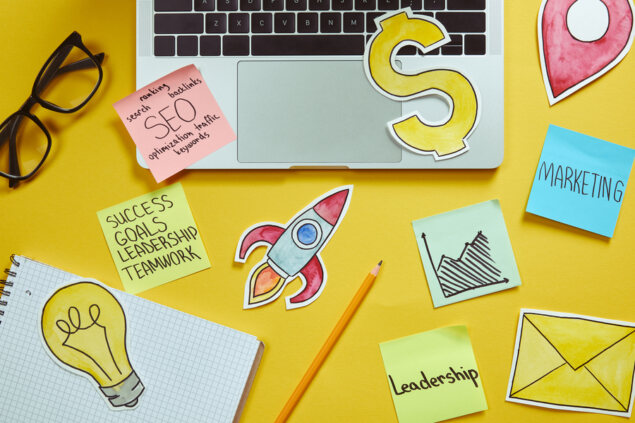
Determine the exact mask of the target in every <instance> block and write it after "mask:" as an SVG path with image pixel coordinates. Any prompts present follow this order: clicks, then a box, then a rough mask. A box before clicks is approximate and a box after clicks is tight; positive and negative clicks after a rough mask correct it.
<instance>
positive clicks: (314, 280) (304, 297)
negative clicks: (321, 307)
mask: <svg viewBox="0 0 635 423" xmlns="http://www.w3.org/2000/svg"><path fill="white" fill-rule="evenodd" d="M299 276H300V278H301V279H302V282H304V284H303V285H302V289H300V290H299V291H298V292H296V293H295V294H293V295H292V296H289V297H287V298H286V301H287V309H288V310H289V309H292V308H299V307H304V306H306V305H309V304H311V303H312V302H313V301H315V300H317V298H318V297H319V296H320V294H321V293H322V290H323V289H324V285H325V284H326V270H325V269H324V263H322V259H321V258H320V256H319V255H318V254H316V255H315V256H313V258H312V259H311V261H309V263H308V264H307V265H306V266H304V269H302V270H301V271H300V274H299Z"/></svg>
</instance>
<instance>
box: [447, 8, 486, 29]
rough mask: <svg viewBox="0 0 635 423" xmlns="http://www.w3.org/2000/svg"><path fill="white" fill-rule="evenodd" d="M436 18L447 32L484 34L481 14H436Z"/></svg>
mask: <svg viewBox="0 0 635 423" xmlns="http://www.w3.org/2000/svg"><path fill="white" fill-rule="evenodd" d="M436 18H437V19H438V20H439V21H440V22H441V23H442V24H443V26H445V29H447V30H448V32H485V13H483V12H437V15H436Z"/></svg>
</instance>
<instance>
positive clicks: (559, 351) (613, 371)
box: [506, 309, 635, 417]
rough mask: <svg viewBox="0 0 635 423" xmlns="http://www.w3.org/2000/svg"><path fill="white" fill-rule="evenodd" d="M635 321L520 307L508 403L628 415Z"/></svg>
mask: <svg viewBox="0 0 635 423" xmlns="http://www.w3.org/2000/svg"><path fill="white" fill-rule="evenodd" d="M634 375H635V324H633V323H627V322H618V321H612V320H606V319H600V318H596V317H589V316H580V315H575V314H565V313H556V312H549V311H540V310H525V309H523V310H521V314H520V320H519V323H518V333H517V334H516V348H515V351H514V362H513V364H512V370H511V374H510V380H509V387H508V389H507V398H506V399H507V401H513V402H519V403H522V404H528V405H535V406H539V407H548V408H556V409H564V410H573V411H585V412H590V413H602V414H612V415H618V416H623V417H630V414H631V411H632V404H633V396H634V395H635V392H634V391H633V380H634Z"/></svg>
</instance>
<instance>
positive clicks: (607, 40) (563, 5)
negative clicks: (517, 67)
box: [538, 0, 633, 105]
mask: <svg viewBox="0 0 635 423" xmlns="http://www.w3.org/2000/svg"><path fill="white" fill-rule="evenodd" d="M538 44H539V50H540V65H541V67H542V76H543V79H544V81H545V87H546V88H547V96H548V97H549V104H550V105H553V104H555V103H557V102H558V101H560V100H562V99H563V98H565V97H567V96H569V95H571V94H573V93H574V92H576V91H578V90H579V89H581V88H582V87H584V86H585V85H587V84H589V83H591V82H593V81H595V80H596V79H598V78H599V77H601V76H602V75H604V74H605V73H607V72H608V71H610V70H611V69H613V68H614V67H615V66H616V65H617V64H618V63H619V62H620V61H621V60H622V59H623V58H624V56H626V54H627V53H628V52H629V50H630V48H631V45H632V44H633V4H632V0H543V2H542V5H541V6H540V13H539V15H538Z"/></svg>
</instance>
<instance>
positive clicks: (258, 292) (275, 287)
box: [249, 263, 284, 305]
mask: <svg viewBox="0 0 635 423" xmlns="http://www.w3.org/2000/svg"><path fill="white" fill-rule="evenodd" d="M249 287H250V289H249V304H250V305H253V304H258V303H261V302H263V301H266V300H268V299H270V298H271V297H273V296H274V295H277V294H279V293H280V291H281V290H282V288H283V287H284V279H283V278H282V276H280V275H279V274H278V273H277V272H276V271H275V270H273V269H272V268H271V266H269V265H268V264H267V263H262V264H261V265H260V266H259V267H258V268H256V269H255V270H254V271H253V273H252V275H251V279H250V280H249Z"/></svg>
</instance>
